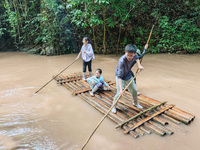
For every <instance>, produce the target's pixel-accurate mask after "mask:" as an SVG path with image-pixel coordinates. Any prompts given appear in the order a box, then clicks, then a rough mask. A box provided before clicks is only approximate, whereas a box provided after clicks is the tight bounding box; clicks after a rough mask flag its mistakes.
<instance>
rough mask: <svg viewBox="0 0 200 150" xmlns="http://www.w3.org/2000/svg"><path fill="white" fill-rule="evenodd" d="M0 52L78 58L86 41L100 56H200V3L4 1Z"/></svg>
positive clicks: (158, 0) (191, 0)
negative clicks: (133, 49)
mask: <svg viewBox="0 0 200 150" xmlns="http://www.w3.org/2000/svg"><path fill="white" fill-rule="evenodd" d="M0 13H1V16H0V51H11V50H12V51H28V52H29V53H34V54H35V53H37V54H42V55H60V54H67V53H77V52H78V51H79V50H80V48H81V46H82V38H83V37H85V36H87V37H89V38H90V42H91V43H92V45H93V49H94V51H95V53H98V54H121V53H124V47H125V45H126V44H129V43H132V44H136V45H137V47H138V48H139V49H141V50H142V49H143V47H144V45H145V43H146V41H147V39H148V35H149V32H150V30H151V28H152V25H153V24H155V27H154V30H153V34H152V37H151V41H150V44H151V45H150V47H149V49H148V52H150V53H162V52H165V53H198V52H199V51H200V14H199V13H200V1H199V0H167V1H164V0H137V1H136V0H1V3H0Z"/></svg>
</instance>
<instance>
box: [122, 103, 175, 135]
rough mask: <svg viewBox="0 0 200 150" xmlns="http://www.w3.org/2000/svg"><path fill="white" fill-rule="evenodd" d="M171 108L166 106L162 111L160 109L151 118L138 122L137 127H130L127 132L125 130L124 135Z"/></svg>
mask: <svg viewBox="0 0 200 150" xmlns="http://www.w3.org/2000/svg"><path fill="white" fill-rule="evenodd" d="M172 107H174V105H171V106H168V107H166V108H164V109H162V110H160V111H158V112H156V113H154V114H153V115H152V116H149V117H147V118H145V119H143V120H142V121H141V122H138V123H137V125H135V126H132V127H131V128H130V129H129V130H126V131H125V132H124V133H125V134H127V133H129V132H130V131H132V130H134V129H135V128H137V127H139V126H141V125H142V124H143V123H145V122H147V121H149V120H151V119H152V118H153V117H155V116H157V115H159V114H161V113H163V112H164V111H166V110H168V109H171V108H172Z"/></svg>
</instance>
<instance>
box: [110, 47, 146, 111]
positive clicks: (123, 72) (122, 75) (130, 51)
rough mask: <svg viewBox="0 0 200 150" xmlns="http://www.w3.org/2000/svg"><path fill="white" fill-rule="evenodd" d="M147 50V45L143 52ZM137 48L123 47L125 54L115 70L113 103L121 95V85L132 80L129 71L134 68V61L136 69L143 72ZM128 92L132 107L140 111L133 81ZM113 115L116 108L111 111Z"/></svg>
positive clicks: (131, 73) (140, 107)
mask: <svg viewBox="0 0 200 150" xmlns="http://www.w3.org/2000/svg"><path fill="white" fill-rule="evenodd" d="M147 48H148V44H146V45H145V50H146V49H147ZM136 51H137V47H136V46H135V45H132V44H128V45H126V47H125V54H124V55H123V56H121V57H120V59H119V61H118V64H117V68H116V71H115V76H116V86H117V94H116V95H115V97H114V99H113V103H114V102H115V101H116V99H117V98H118V96H119V95H123V90H122V85H123V84H125V85H127V84H128V83H129V82H130V81H131V80H132V78H133V76H134V75H133V72H132V71H131V68H132V67H133V66H134V64H135V61H136V62H137V65H138V69H140V70H143V69H144V68H143V66H142V65H141V64H140V60H139V57H138V55H137V54H136ZM128 90H129V92H130V93H131V95H132V97H133V105H134V106H136V107H137V108H139V109H142V108H143V107H142V106H141V105H140V104H139V102H138V95H137V87H136V84H135V82H134V81H133V82H132V83H131V84H130V85H129V87H128ZM112 112H113V113H116V112H117V110H116V106H114V107H113V109H112Z"/></svg>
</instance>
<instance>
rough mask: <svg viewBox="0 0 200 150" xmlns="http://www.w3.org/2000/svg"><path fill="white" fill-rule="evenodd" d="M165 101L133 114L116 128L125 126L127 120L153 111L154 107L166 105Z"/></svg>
mask: <svg viewBox="0 0 200 150" xmlns="http://www.w3.org/2000/svg"><path fill="white" fill-rule="evenodd" d="M165 103H166V102H162V103H160V104H159V105H156V106H153V107H151V108H148V109H146V110H144V111H142V112H140V113H138V114H137V115H135V116H133V117H132V118H130V119H128V120H126V121H124V122H123V123H121V124H119V125H117V126H116V128H118V127H121V126H123V125H124V124H126V123H127V122H129V121H131V120H133V119H135V118H137V117H139V116H141V115H143V114H145V113H146V112H148V111H151V110H153V109H155V108H157V107H159V106H161V105H164V104H165Z"/></svg>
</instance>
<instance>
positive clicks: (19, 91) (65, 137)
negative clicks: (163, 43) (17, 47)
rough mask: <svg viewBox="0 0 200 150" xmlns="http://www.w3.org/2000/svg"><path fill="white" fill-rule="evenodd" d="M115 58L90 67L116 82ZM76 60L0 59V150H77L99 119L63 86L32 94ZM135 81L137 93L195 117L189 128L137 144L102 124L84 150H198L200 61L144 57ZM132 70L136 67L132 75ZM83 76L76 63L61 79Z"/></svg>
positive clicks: (5, 56) (6, 55) (139, 140)
mask: <svg viewBox="0 0 200 150" xmlns="http://www.w3.org/2000/svg"><path fill="white" fill-rule="evenodd" d="M119 57H120V56H114V55H107V56H104V55H96V59H95V60H94V61H93V63H92V68H93V72H94V70H95V69H96V68H101V69H102V70H103V74H102V75H103V76H104V78H106V79H107V80H111V81H115V68H116V65H117V62H118V59H119ZM75 58H76V55H62V56H52V57H45V56H38V55H29V54H26V53H18V52H5V53H0V68H1V69H0V85H1V86H0V115H1V118H0V127H1V130H0V149H30V150H40V149H47V150H60V149H62V150H77V149H80V148H81V146H82V145H83V144H84V143H85V141H86V139H87V138H88V137H89V135H90V134H91V133H92V131H93V130H94V128H95V127H96V125H97V124H98V122H99V121H100V120H101V118H102V117H103V115H102V114H101V113H100V112H98V111H97V110H96V109H94V108H93V107H92V106H90V105H89V104H87V103H86V102H85V101H83V100H82V99H81V98H79V97H77V96H73V95H72V94H71V92H70V91H68V90H67V89H66V88H64V87H63V86H60V85H57V84H56V81H52V82H51V83H50V84H48V85H47V86H46V87H45V88H44V89H42V90H41V91H40V92H39V93H38V94H33V93H34V92H36V91H37V90H38V89H39V88H40V87H41V86H43V85H44V84H45V83H46V82H48V81H49V80H50V79H51V77H52V76H53V75H56V74H58V73H59V72H60V71H62V70H63V69H64V68H65V67H66V66H67V65H68V64H69V63H71V62H72V61H73V60H74V59H75ZM142 65H143V66H144V68H145V70H144V71H142V72H141V73H140V74H139V75H138V77H137V87H138V91H139V92H140V93H142V94H143V95H146V96H148V97H151V98H154V99H156V100H159V101H168V104H175V105H176V107H177V108H180V109H182V110H184V111H186V112H189V113H191V114H194V115H195V116H196V118H195V120H194V121H193V122H192V123H191V124H190V125H187V126H186V125H184V124H181V125H180V126H179V127H171V126H170V125H167V127H168V128H169V129H171V130H172V131H174V134H173V135H167V136H164V137H160V136H158V135H155V134H154V133H152V134H150V135H145V136H143V137H140V138H137V139H135V138H133V137H132V136H130V135H124V134H123V131H122V130H121V129H115V125H116V124H115V123H114V122H112V121H111V120H109V119H108V118H106V119H105V120H104V122H103V123H102V124H101V126H100V127H99V128H98V130H97V131H96V132H95V134H94V135H93V137H92V138H91V140H90V141H89V143H88V145H87V146H86V148H85V149H86V150H133V149H134V150H199V148H200V142H199V141H200V137H199V135H200V126H199V124H200V109H199V108H200V98H199V93H200V55H198V54H197V55H176V54H171V55H169V54H148V55H145V57H144V59H143V62H142ZM133 70H134V71H135V70H136V66H135V68H134V69H133ZM81 71H82V60H81V59H79V60H78V61H77V62H75V63H74V64H73V65H72V66H71V67H69V68H68V69H67V70H66V71H65V72H64V73H63V74H65V75H69V74H71V73H75V72H81Z"/></svg>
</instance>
